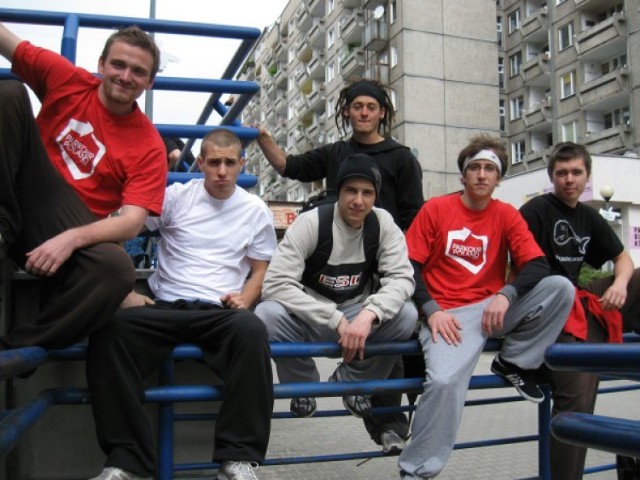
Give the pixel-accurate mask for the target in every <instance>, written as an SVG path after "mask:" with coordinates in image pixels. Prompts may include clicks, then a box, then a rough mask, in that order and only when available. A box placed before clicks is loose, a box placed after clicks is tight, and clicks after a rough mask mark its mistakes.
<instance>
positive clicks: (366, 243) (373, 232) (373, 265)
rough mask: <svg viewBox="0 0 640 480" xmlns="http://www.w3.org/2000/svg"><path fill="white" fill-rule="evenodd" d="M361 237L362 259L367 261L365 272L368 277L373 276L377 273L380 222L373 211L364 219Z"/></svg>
mask: <svg viewBox="0 0 640 480" xmlns="http://www.w3.org/2000/svg"><path fill="white" fill-rule="evenodd" d="M362 235H363V238H362V242H363V247H364V258H365V259H366V261H367V271H368V273H369V275H373V274H374V273H376V272H377V271H378V260H376V254H377V253H378V247H379V246H380V221H379V220H378V216H377V215H376V213H375V212H374V211H373V210H371V212H369V215H367V216H366V218H365V219H364V226H363V232H362Z"/></svg>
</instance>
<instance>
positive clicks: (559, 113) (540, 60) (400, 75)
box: [245, 0, 640, 201]
mask: <svg viewBox="0 0 640 480" xmlns="http://www.w3.org/2000/svg"><path fill="white" fill-rule="evenodd" d="M329 5H333V9H332V10H331V11H330V12H329ZM378 6H383V7H384V9H385V11H384V15H383V16H382V17H381V18H379V19H376V18H375V17H374V11H375V10H374V9H375V8H376V7H378ZM639 10H640V0H565V1H562V2H560V3H559V4H558V3H557V0H548V1H547V0H498V1H497V2H496V1H493V0H475V1H473V2H469V1H466V0H395V1H394V0H291V1H290V2H289V4H288V5H287V7H286V8H285V10H284V11H283V13H282V15H281V17H280V21H279V22H277V24H276V25H274V26H273V27H271V29H270V30H268V31H267V32H265V35H264V36H263V39H262V41H261V42H260V43H259V45H258V47H257V48H256V50H255V51H254V54H253V55H252V58H251V61H252V62H254V63H255V64H256V66H257V67H256V69H257V68H258V67H259V66H261V65H262V67H263V68H262V69H261V72H260V74H259V75H258V76H257V77H256V78H257V79H258V82H259V83H260V84H261V86H262V90H263V91H262V92H261V94H260V98H259V99H257V100H256V102H254V105H253V106H252V107H250V108H249V109H248V112H247V115H246V118H245V121H247V123H249V122H253V121H257V122H259V123H262V124H264V125H266V126H267V128H268V129H269V130H270V131H272V132H273V131H274V130H277V131H278V133H279V135H278V140H279V142H280V144H281V146H282V147H283V148H285V150H286V151H287V152H288V153H296V152H301V151H304V150H306V149H308V148H311V147H314V146H318V145H321V144H323V143H328V142H331V141H335V140H337V139H339V138H340V134H339V132H338V130H337V128H336V126H335V124H334V121H333V108H332V104H333V105H334V104H335V100H336V98H337V92H338V91H339V89H340V88H341V87H342V86H343V85H344V82H345V78H346V77H348V76H349V75H354V74H355V75H360V76H365V77H367V78H378V79H380V80H382V81H383V82H384V83H387V84H388V85H389V87H390V91H391V93H392V94H393V97H394V99H395V103H396V107H397V110H398V111H397V118H396V124H395V128H394V129H393V131H392V134H393V136H394V137H395V138H396V139H397V140H398V141H400V142H401V143H404V144H405V145H407V146H409V147H410V148H412V150H413V151H414V153H415V154H416V156H417V157H418V160H419V161H420V164H421V165H422V169H423V184H424V188H423V190H424V193H425V197H426V198H429V197H431V196H433V195H439V194H443V193H447V192H451V191H453V190H457V189H458V188H459V185H460V184H459V175H458V172H457V169H456V166H455V160H456V157H457V153H458V151H459V150H460V149H461V148H462V147H463V146H464V145H465V144H466V143H467V141H468V139H469V137H470V136H472V135H473V134H476V133H479V132H485V133H491V134H496V135H498V134H499V135H501V136H502V137H503V138H504V140H505V143H506V144H507V146H508V150H509V152H510V158H511V161H512V165H511V168H510V173H511V174H520V173H525V172H533V171H536V170H538V169H544V168H545V165H546V161H547V156H548V154H549V152H550V148H551V146H552V145H553V144H555V143H558V142H559V141H563V140H573V141H577V142H579V143H584V144H585V145H587V147H588V148H589V150H590V152H591V153H592V154H613V155H622V154H623V153H625V152H627V151H636V152H637V149H638V147H639V143H640V140H639V139H638V135H637V134H636V130H637V129H636V125H640V61H639V60H637V55H635V54H632V53H634V52H636V51H638V49H639V48H640V44H639V43H640V36H639V34H638V27H639V24H640V12H639ZM305 12H307V15H306V16H305ZM353 16H357V17H358V19H359V21H358V22H353V21H352V20H351V18H352V17H353ZM309 17H312V18H313V22H321V23H322V28H324V30H325V32H324V34H323V36H322V39H321V40H322V41H321V42H320V43H318V42H316V46H315V47H314V48H317V49H318V52H319V53H321V54H322V56H321V59H320V60H321V62H322V65H323V74H322V75H316V76H315V77H314V82H313V84H314V88H316V87H317V88H319V89H320V95H321V96H322V98H323V100H324V101H323V102H322V107H321V108H320V107H317V106H316V107H314V112H315V114H314V115H316V116H317V118H319V119H320V121H319V122H316V119H317V118H316V116H314V117H313V118H311V117H310V115H309V114H308V113H305V107H304V105H305V102H306V101H308V98H309V97H308V95H307V94H306V93H300V89H303V90H304V89H305V88H306V87H308V83H305V82H308V80H304V78H306V77H305V74H303V75H302V78H303V80H302V81H297V80H296V81H293V84H292V85H290V87H291V88H290V89H288V90H287V89H285V90H282V91H278V92H277V93H274V92H275V90H274V89H273V88H270V86H269V84H270V83H272V82H271V80H270V78H269V77H268V74H267V73H266V70H267V67H268V65H271V64H272V63H273V62H274V59H273V54H274V52H275V51H277V50H278V49H279V51H280V52H282V51H284V52H286V51H287V50H288V49H290V48H291V47H292V46H298V45H299V43H300V42H302V41H303V39H307V40H308V41H311V40H312V36H313V33H312V32H313V30H312V29H311V28H310V27H309V22H308V18H309ZM305 18H306V19H307V20H304V19H305ZM376 23H377V24H380V27H379V28H378V29H375V30H374V31H375V32H377V34H379V36H380V37H383V39H382V40H380V41H376V42H370V43H368V41H367V40H368V39H370V38H371V35H369V33H370V32H371V30H370V29H371V26H372V24H376ZM356 24H357V27H354V25H356ZM500 25H501V32H497V31H496V30H497V29H498V27H499V26H500ZM328 31H333V34H332V35H333V44H332V45H331V46H329V34H328V33H327V32H328ZM345 36H348V37H349V38H348V39H347V38H345ZM374 37H375V35H374ZM498 38H500V41H497V40H498ZM285 41H286V44H285V45H284V46H283V45H282V44H283V43H284V42H285ZM294 50H295V54H294V55H293V59H292V60H291V61H290V62H289V60H288V58H287V56H288V55H287V54H286V53H285V55H284V57H280V59H279V60H278V61H280V62H283V63H284V64H286V65H287V74H286V76H287V78H288V79H290V78H294V79H297V78H298V76H297V74H296V72H301V69H302V70H308V69H309V63H307V62H306V61H305V60H304V58H303V56H301V55H299V54H298V53H299V50H298V49H297V48H296V49H294ZM289 56H290V55H289ZM518 59H519V60H518ZM500 62H502V67H503V73H502V74H501V75H499V73H498V70H499V68H498V64H499V63H500ZM512 63H513V65H512ZM331 64H333V66H334V78H333V79H332V80H329V73H328V70H327V66H328V65H331ZM512 67H513V68H512ZM256 71H257V70H256ZM289 82H290V83H291V80H289ZM276 97H283V98H284V101H281V102H280V103H279V104H275V105H274V101H275V99H276ZM316 97H317V95H316ZM283 104H284V110H278V112H277V113H276V114H274V113H269V112H272V111H274V110H275V107H276V106H278V105H283ZM289 107H291V108H292V109H293V113H292V114H289V115H288V114H287V112H288V110H290V108H289ZM500 107H502V108H503V111H504V115H503V116H502V117H501V116H500V115H499V113H498V112H499V110H500ZM278 108H280V107H278ZM283 112H284V117H283ZM265 117H266V118H265ZM310 121H311V127H309V126H308V124H309V122H310ZM347 136H348V134H347ZM249 163H250V165H253V166H256V169H257V170H256V173H257V174H258V175H259V177H260V181H261V187H260V188H261V194H262V195H263V197H264V198H265V199H268V200H289V201H299V200H301V199H302V198H301V197H306V196H308V195H310V194H312V193H314V192H317V191H319V190H321V189H322V188H323V184H322V183H321V182H317V183H316V184H313V185H300V184H298V182H292V181H288V180H284V179H281V178H280V177H279V176H278V175H277V174H275V173H274V172H273V170H272V169H271V168H270V167H269V166H268V163H267V162H266V161H265V160H264V158H263V157H262V155H261V153H260V152H259V150H258V149H257V148H256V147H255V145H254V146H253V147H251V148H250V149H249Z"/></svg>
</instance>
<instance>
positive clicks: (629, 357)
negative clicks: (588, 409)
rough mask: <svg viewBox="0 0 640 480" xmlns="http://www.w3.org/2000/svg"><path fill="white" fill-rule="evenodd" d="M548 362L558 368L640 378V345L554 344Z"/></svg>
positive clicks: (547, 354)
mask: <svg viewBox="0 0 640 480" xmlns="http://www.w3.org/2000/svg"><path fill="white" fill-rule="evenodd" d="M545 362H546V363H547V365H548V366H549V367H550V368H552V369H554V370H579V371H583V372H592V373H607V374H609V375H615V376H619V377H623V378H628V379H635V380H640V345H638V344H629V345H625V344H605V343H602V344H586V343H584V344H554V345H551V346H549V347H548V348H547V350H546V352H545Z"/></svg>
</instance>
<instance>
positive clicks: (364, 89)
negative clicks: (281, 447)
mask: <svg viewBox="0 0 640 480" xmlns="http://www.w3.org/2000/svg"><path fill="white" fill-rule="evenodd" d="M335 111H336V114H335V122H336V126H337V127H338V130H339V131H340V132H341V133H342V134H344V135H346V133H347V130H348V128H349V126H350V127H351V131H352V136H351V138H350V139H348V140H339V141H337V142H335V143H331V144H328V145H323V146H321V147H319V148H316V149H314V150H310V151H308V152H305V153H301V154H298V155H287V154H286V153H285V152H284V151H283V150H282V149H281V148H280V147H279V146H278V145H277V144H276V142H275V140H274V139H273V137H271V135H269V133H268V132H267V131H266V130H265V129H264V128H261V127H260V128H259V130H260V133H259V135H258V138H257V142H258V145H259V146H260V149H261V150H262V153H264V155H265V157H266V158H267V160H268V161H269V163H270V164H271V165H272V166H273V168H275V170H276V171H277V172H278V173H279V174H280V175H282V176H284V177H286V178H291V179H294V180H300V181H302V182H313V181H317V180H322V179H324V178H326V179H327V181H326V187H327V189H335V187H336V176H337V173H338V167H339V165H340V163H341V162H342V161H343V160H345V159H346V158H347V157H348V156H349V155H351V154H354V153H366V154H367V155H370V156H371V157H373V158H374V159H375V161H376V164H377V165H378V168H379V170H380V174H381V189H380V193H379V195H378V196H377V197H376V203H375V205H376V206H377V207H380V208H384V209H385V210H387V211H388V212H389V213H390V214H391V215H392V216H393V219H394V221H395V223H396V224H397V225H398V226H399V227H400V229H402V230H403V231H406V230H407V229H408V228H409V225H411V222H412V221H413V217H415V215H416V214H417V213H418V210H420V207H422V204H423V203H424V196H423V194H422V168H421V167H420V164H419V163H418V160H417V159H416V157H415V156H414V155H413V154H412V153H411V151H410V150H409V148H408V147H406V146H404V145H401V144H400V143H398V142H396V141H395V140H392V139H391V138H389V135H390V132H391V125H392V123H393V118H394V117H395V111H394V109H393V104H392V102H391V98H390V97H389V94H388V93H387V91H386V90H385V87H384V85H382V84H381V83H380V82H377V81H375V80H364V79H359V78H354V79H352V80H351V81H349V82H348V83H347V85H346V86H345V87H344V88H343V89H342V90H340V94H339V96H338V100H337V102H336V109H335ZM336 198H337V194H336ZM402 377H403V365H402V362H398V363H397V364H396V367H395V368H394V371H393V372H392V373H391V375H390V377H389V378H402ZM401 397H402V395H401V394H392V395H383V396H379V395H374V396H373V397H371V402H372V404H373V406H374V407H388V406H396V405H400V402H401ZM364 423H365V426H366V428H367V431H368V432H369V434H370V435H371V438H372V439H373V440H374V441H375V442H376V443H377V444H380V445H382V449H383V451H384V453H386V454H394V453H399V451H400V450H402V449H403V448H404V446H405V443H404V440H405V439H406V438H407V436H408V433H409V422H408V420H407V417H406V416H405V415H404V414H403V413H401V412H399V413H394V414H384V415H375V416H370V417H366V418H365V419H364Z"/></svg>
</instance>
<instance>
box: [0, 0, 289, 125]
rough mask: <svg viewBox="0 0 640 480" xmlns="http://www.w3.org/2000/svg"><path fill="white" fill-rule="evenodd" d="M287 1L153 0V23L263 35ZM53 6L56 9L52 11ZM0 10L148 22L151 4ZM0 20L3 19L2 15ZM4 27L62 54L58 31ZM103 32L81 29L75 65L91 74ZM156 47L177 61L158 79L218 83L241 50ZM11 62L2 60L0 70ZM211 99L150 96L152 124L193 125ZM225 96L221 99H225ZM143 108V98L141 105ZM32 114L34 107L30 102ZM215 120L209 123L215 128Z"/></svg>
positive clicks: (97, 2) (36, 1)
mask: <svg viewBox="0 0 640 480" xmlns="http://www.w3.org/2000/svg"><path fill="white" fill-rule="evenodd" d="M287 2H288V0H156V1H155V4H156V15H155V16H156V18H157V19H162V20H179V21H187V22H198V23H215V24H220V25H234V26H243V27H255V28H258V29H259V30H263V29H264V28H265V27H268V26H270V25H272V24H273V23H274V21H275V20H276V19H277V18H278V16H279V15H280V13H281V12H282V10H283V9H284V7H285V6H286V4H287ZM52 5H55V7H52ZM0 8H11V9H20V10H54V11H57V12H76V13H92V14H100V15H116V16H126V17H138V18H149V14H150V2H149V1H147V0H56V2H51V0H2V2H1V4H0ZM0 21H2V16H1V15H0ZM6 26H7V27H8V28H9V29H10V30H11V31H13V32H14V33H15V34H16V35H18V37H20V38H23V39H26V40H29V41H31V42H32V43H34V44H36V45H39V46H43V47H46V48H49V49H51V50H54V51H57V52H59V51H60V41H61V38H62V27H49V26H41V25H39V26H34V25H26V24H10V23H7V24H6ZM110 33H112V32H110V31H107V30H97V29H89V28H85V29H82V28H81V29H80V33H79V36H78V54H77V64H78V65H79V66H82V67H84V68H86V69H87V70H89V71H91V72H95V71H96V70H97V64H98V57H99V55H100V52H101V51H102V47H103V45H104V42H105V40H106V38H107V37H108V36H109V34H110ZM156 39H157V42H158V44H159V46H160V49H161V50H163V51H166V52H167V53H168V54H170V55H171V56H173V57H177V59H178V61H177V62H169V63H167V66H166V68H165V69H164V70H163V71H162V72H161V73H160V74H159V76H169V77H195V78H211V79H217V78H220V77H221V75H222V73H223V71H224V69H225V67H226V66H227V65H228V63H229V60H230V59H231V57H232V56H233V54H234V53H235V51H236V50H237V48H238V46H239V45H240V41H238V40H227V39H209V38H205V37H188V36H182V35H169V34H159V35H158V36H157V37H156ZM8 66H9V62H7V61H6V60H5V59H4V58H2V57H0V67H1V68H7V67H8ZM208 98H209V94H207V93H188V92H164V91H158V92H155V93H154V101H153V121H154V122H155V123H178V124H193V123H195V122H196V120H197V118H198V116H199V115H200V113H201V111H202V108H203V106H204V104H205V102H206V101H207V99H208ZM224 98H225V97H224V96H223V100H224ZM139 104H140V107H141V108H142V109H144V108H145V107H144V98H143V97H141V99H140V100H139ZM34 109H35V110H37V109H38V103H37V101H35V99H34ZM218 120H219V119H218V118H213V116H212V119H211V120H210V121H209V122H208V123H209V124H216V123H217V122H218Z"/></svg>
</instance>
